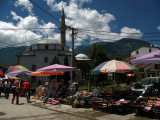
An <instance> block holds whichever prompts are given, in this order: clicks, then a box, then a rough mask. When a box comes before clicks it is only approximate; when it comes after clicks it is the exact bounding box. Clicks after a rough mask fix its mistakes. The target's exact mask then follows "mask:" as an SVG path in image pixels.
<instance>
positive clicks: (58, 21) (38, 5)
mask: <svg viewBox="0 0 160 120" xmlns="http://www.w3.org/2000/svg"><path fill="white" fill-rule="evenodd" d="M29 1H30V2H31V3H32V4H33V5H35V6H36V7H38V8H39V9H41V10H42V11H43V12H45V13H46V14H47V15H49V16H50V17H52V18H54V19H55V20H56V21H58V22H60V23H61V21H59V19H57V18H56V17H54V16H53V15H52V14H50V13H49V12H47V11H46V10H44V9H43V8H41V7H40V6H39V5H37V4H36V3H34V2H33V1H32V0H29Z"/></svg>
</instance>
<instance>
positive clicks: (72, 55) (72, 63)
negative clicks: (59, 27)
mask: <svg viewBox="0 0 160 120" xmlns="http://www.w3.org/2000/svg"><path fill="white" fill-rule="evenodd" d="M74 30H75V29H74V28H73V27H72V53H71V66H72V67H74V35H75V33H74ZM73 74H74V73H73V71H72V72H71V81H73Z"/></svg>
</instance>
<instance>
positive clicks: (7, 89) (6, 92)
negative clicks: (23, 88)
mask: <svg viewBox="0 0 160 120" xmlns="http://www.w3.org/2000/svg"><path fill="white" fill-rule="evenodd" d="M4 87H5V88H4V93H5V98H6V99H8V98H9V93H10V87H11V82H10V81H9V80H7V81H5V83H4Z"/></svg>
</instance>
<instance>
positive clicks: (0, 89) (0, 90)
mask: <svg viewBox="0 0 160 120" xmlns="http://www.w3.org/2000/svg"><path fill="white" fill-rule="evenodd" d="M2 92H3V83H2V81H0V97H1V93H2Z"/></svg>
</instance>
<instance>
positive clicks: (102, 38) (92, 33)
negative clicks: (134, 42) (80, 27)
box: [81, 31, 160, 39]
mask: <svg viewBox="0 0 160 120" xmlns="http://www.w3.org/2000/svg"><path fill="white" fill-rule="evenodd" d="M81 32H82V33H83V34H86V33H88V34H86V35H88V36H91V35H90V34H96V35H103V36H113V37H135V36H134V35H133V36H131V35H130V36H122V35H121V36H119V35H111V34H108V33H106V34H101V33H91V32H84V31H81ZM128 34H130V33H128ZM150 37H151V38H152V37H160V36H143V38H150ZM99 39H104V38H99Z"/></svg>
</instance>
